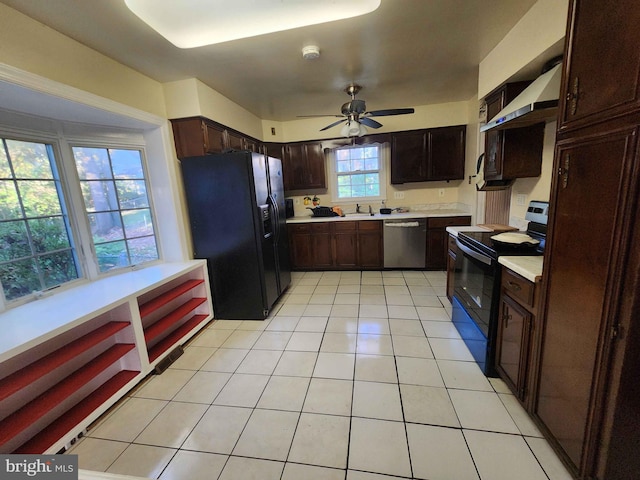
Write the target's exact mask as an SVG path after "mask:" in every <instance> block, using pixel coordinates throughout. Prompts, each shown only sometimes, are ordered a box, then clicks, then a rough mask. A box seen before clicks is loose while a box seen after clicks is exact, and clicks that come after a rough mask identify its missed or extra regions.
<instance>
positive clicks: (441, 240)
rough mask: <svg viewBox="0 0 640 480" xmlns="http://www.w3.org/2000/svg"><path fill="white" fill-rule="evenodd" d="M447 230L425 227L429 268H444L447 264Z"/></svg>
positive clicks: (427, 264) (427, 265)
mask: <svg viewBox="0 0 640 480" xmlns="http://www.w3.org/2000/svg"><path fill="white" fill-rule="evenodd" d="M446 244H447V232H446V231H445V229H444V228H427V246H426V247H427V262H426V267H427V269H430V270H444V269H445V268H446V266H447V256H446V255H447V251H446V247H445V245H446Z"/></svg>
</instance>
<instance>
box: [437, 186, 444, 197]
mask: <svg viewBox="0 0 640 480" xmlns="http://www.w3.org/2000/svg"><path fill="white" fill-rule="evenodd" d="M438 196H439V197H444V188H441V189H440V190H438Z"/></svg>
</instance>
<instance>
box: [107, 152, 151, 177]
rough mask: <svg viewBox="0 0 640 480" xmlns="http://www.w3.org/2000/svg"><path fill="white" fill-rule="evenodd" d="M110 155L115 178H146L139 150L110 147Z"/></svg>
mask: <svg viewBox="0 0 640 480" xmlns="http://www.w3.org/2000/svg"><path fill="white" fill-rule="evenodd" d="M109 156H110V157H111V166H112V168H113V176H114V177H115V178H140V179H143V178H144V172H143V171H142V160H141V158H140V152H138V151H137V150H114V149H109Z"/></svg>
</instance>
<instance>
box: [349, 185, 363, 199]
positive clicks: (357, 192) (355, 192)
mask: <svg viewBox="0 0 640 480" xmlns="http://www.w3.org/2000/svg"><path fill="white" fill-rule="evenodd" d="M351 195H352V196H353V197H366V196H367V191H366V189H365V186H364V185H354V186H353V188H352V189H351Z"/></svg>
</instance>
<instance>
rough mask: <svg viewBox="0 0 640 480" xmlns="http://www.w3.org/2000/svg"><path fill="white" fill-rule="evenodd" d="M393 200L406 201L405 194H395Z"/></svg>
mask: <svg viewBox="0 0 640 480" xmlns="http://www.w3.org/2000/svg"><path fill="white" fill-rule="evenodd" d="M393 198H395V199H396V200H402V199H404V192H393Z"/></svg>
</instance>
